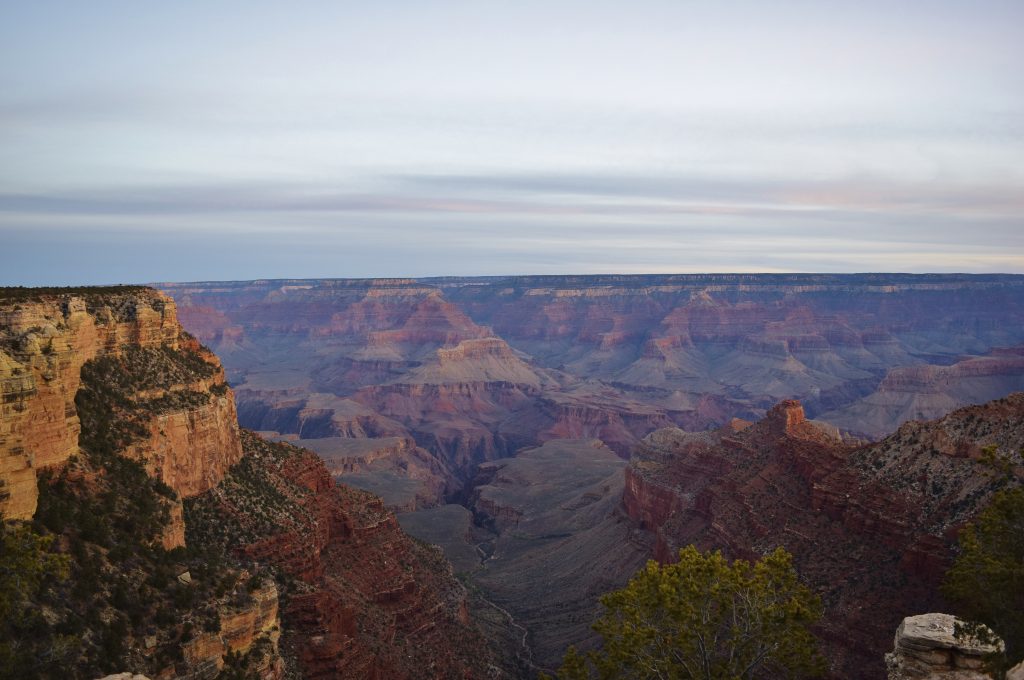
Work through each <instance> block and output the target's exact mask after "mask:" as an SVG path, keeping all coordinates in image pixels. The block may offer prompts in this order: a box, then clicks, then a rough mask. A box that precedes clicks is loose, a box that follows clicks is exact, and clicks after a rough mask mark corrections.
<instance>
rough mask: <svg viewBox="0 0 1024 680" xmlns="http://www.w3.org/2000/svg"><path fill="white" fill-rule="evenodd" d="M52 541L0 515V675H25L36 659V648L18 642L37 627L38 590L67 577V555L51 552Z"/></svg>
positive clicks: (26, 525)
mask: <svg viewBox="0 0 1024 680" xmlns="http://www.w3.org/2000/svg"><path fill="white" fill-rule="evenodd" d="M52 543H53V537H52V536H44V535H41V534H39V533H37V532H36V531H35V530H34V529H33V528H32V526H31V525H28V524H20V523H10V524H9V523H7V522H5V521H4V519H3V516H2V515H0V678H3V677H16V676H18V675H25V676H26V677H27V676H28V675H29V674H30V669H32V668H33V667H34V666H35V665H36V664H37V662H38V660H37V659H36V658H35V657H34V655H33V654H32V652H33V651H35V650H33V649H28V648H27V647H30V645H24V644H20V643H19V641H21V640H23V639H25V638H26V636H28V637H30V636H31V635H34V634H35V631H36V630H37V629H38V628H39V627H40V624H41V616H40V614H39V612H38V611H37V609H36V608H35V607H34V606H33V598H34V597H35V596H36V594H37V593H38V592H39V590H40V589H41V588H42V587H44V585H45V584H46V583H47V582H48V581H52V580H63V579H65V578H67V576H68V557H67V556H66V555H59V554H56V553H54V552H52V551H51V544H52ZM51 653H52V652H51Z"/></svg>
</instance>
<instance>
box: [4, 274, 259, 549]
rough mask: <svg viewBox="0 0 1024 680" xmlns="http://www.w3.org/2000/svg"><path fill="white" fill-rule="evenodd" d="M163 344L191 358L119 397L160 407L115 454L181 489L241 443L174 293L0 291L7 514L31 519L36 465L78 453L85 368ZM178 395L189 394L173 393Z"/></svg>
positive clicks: (219, 376)
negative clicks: (183, 323) (183, 365)
mask: <svg viewBox="0 0 1024 680" xmlns="http://www.w3.org/2000/svg"><path fill="white" fill-rule="evenodd" d="M165 350H168V351H171V352H173V353H176V355H175V356H181V357H189V359H187V360H188V361H190V362H192V364H194V366H193V367H192V368H194V369H195V370H192V368H187V369H184V370H178V371H177V372H173V373H171V374H168V376H161V377H159V378H157V377H155V376H154V380H153V381H152V384H150V383H146V382H145V380H143V381H142V382H140V383H139V385H141V387H140V388H139V391H138V392H137V393H130V394H129V393H126V394H125V395H122V396H125V397H126V398H129V399H131V400H133V401H137V402H139V403H142V402H145V403H146V404H160V408H154V409H152V410H151V412H149V413H148V414H147V415H146V417H145V418H144V419H143V420H144V422H140V427H141V428H142V429H143V430H145V432H144V433H143V432H139V433H138V436H136V437H135V439H134V441H133V442H132V444H131V445H130V446H128V447H126V448H125V449H124V450H123V451H122V452H121V453H123V454H124V455H127V456H129V457H135V458H138V459H145V460H146V465H147V466H148V468H149V469H150V471H151V473H152V474H154V475H156V476H158V477H160V478H161V479H162V480H163V481H164V482H165V483H167V484H168V485H169V486H170V487H171V488H172V489H174V490H175V491H176V492H177V493H179V494H180V495H181V496H184V497H188V496H191V495H195V494H197V493H201V492H202V491H205V490H206V489H209V488H211V487H212V486H214V485H216V484H217V482H218V481H219V480H220V479H221V478H222V477H223V475H224V473H225V471H226V470H227V469H228V467H230V466H231V465H232V464H233V463H235V462H236V461H237V460H238V459H239V458H240V457H241V455H242V451H241V446H240V444H239V441H238V426H237V416H236V413H235V404H234V400H233V399H232V397H231V391H230V389H229V388H228V387H227V385H226V384H225V381H224V370H223V368H222V367H221V366H220V362H219V361H218V360H217V358H216V357H215V356H214V355H213V354H211V353H210V352H209V351H208V350H206V349H205V348H203V347H201V346H200V345H199V343H198V342H197V341H196V340H195V339H193V338H192V337H190V336H188V335H187V334H186V333H185V332H184V331H183V329H182V328H181V326H180V325H179V324H178V320H177V312H176V305H175V303H174V300H172V299H171V298H169V297H168V296H166V295H164V294H161V293H159V292H157V291H155V290H152V289H145V288H125V289H120V288H113V289H82V291H81V292H80V293H79V294H73V293H66V294H62V293H59V292H40V293H33V292H31V289H29V290H28V292H25V291H18V290H17V289H14V290H13V291H12V292H9V293H6V294H4V293H2V292H0V391H2V393H3V403H2V406H0V482H2V486H0V492H2V496H0V511H2V512H3V513H4V515H5V516H6V517H8V518H11V519H28V518H30V517H31V516H32V514H33V513H34V512H35V504H36V495H35V494H36V486H35V485H36V474H35V472H36V470H38V469H41V468H59V467H60V466H62V465H63V464H64V463H65V462H66V461H67V460H68V459H69V458H70V457H71V456H73V455H75V454H77V453H78V452H79V438H80V435H81V432H82V426H81V420H80V417H79V413H78V408H77V406H76V403H75V398H76V395H77V394H78V392H79V389H80V388H81V387H82V371H83V367H85V366H86V365H87V364H89V362H95V361H99V360H104V359H106V360H111V361H117V360H119V359H120V358H122V357H124V356H126V355H125V353H126V352H131V353H135V354H133V356H136V357H137V358H139V360H140V361H142V362H145V361H146V359H145V357H146V356H147V355H146V354H145V353H146V352H150V353H156V354H154V355H153V356H157V357H160V356H162V355H160V354H159V353H160V352H162V351H165ZM168 361H169V362H172V363H173V360H172V359H168ZM185 393H188V394H190V395H195V398H193V399H179V398H176V396H177V395H182V394H185ZM176 402H177V403H176ZM177 533H180V532H177Z"/></svg>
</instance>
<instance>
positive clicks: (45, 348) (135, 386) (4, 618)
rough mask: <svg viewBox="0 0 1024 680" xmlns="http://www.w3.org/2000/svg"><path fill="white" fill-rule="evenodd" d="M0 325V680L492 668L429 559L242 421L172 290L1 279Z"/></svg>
mask: <svg viewBox="0 0 1024 680" xmlns="http://www.w3.org/2000/svg"><path fill="white" fill-rule="evenodd" d="M0 321H2V322H3V323H2V325H0V348H2V353H0V360H2V361H0V368H2V370H3V371H4V373H3V378H2V379H3V383H2V385H3V390H4V402H3V404H4V408H3V411H2V412H0V445H2V448H0V460H2V461H3V462H4V464H3V466H2V467H0V473H2V476H0V481H2V482H3V486H2V489H0V491H2V492H3V495H2V499H0V500H2V503H3V505H2V509H3V512H4V521H3V522H2V523H0V541H2V544H3V549H2V550H0V576H2V577H0V677H7V676H11V677H39V678H57V677H60V678H67V677H71V678H95V677H99V676H102V675H104V674H106V673H112V672H117V671H124V670H130V671H132V672H137V673H143V674H145V675H147V676H149V677H153V678H189V679H191V680H213V678H216V677H219V676H222V674H223V677H247V678H250V677H251V678H261V679H264V680H279V679H281V678H284V677H295V674H296V673H297V672H298V668H299V667H301V668H302V669H304V670H305V672H306V673H307V675H308V676H310V677H337V676H336V674H337V673H341V674H342V677H345V676H346V674H347V675H348V676H349V677H371V678H372V677H379V678H385V677H386V678H426V677H430V678H433V677H486V676H487V675H488V674H489V675H494V676H496V677H500V672H501V671H500V669H497V670H494V672H492V669H490V668H489V659H490V657H489V654H488V652H487V651H486V646H485V645H484V644H483V643H482V642H481V638H480V637H479V635H478V634H477V633H476V632H475V631H474V629H473V628H472V627H471V626H468V625H467V624H466V623H465V621H466V613H465V605H464V599H463V598H464V596H465V591H464V589H463V588H462V586H461V585H460V584H459V583H458V582H457V581H456V580H455V579H454V578H453V577H452V575H451V568H450V566H449V565H448V564H447V563H446V562H445V561H444V560H443V558H442V557H441V556H440V553H438V552H437V551H436V550H435V549H432V548H429V547H426V546H424V545H421V544H418V543H416V542H414V541H412V540H410V539H409V538H408V537H407V536H406V535H404V534H403V533H402V532H401V530H400V529H399V528H398V525H397V522H396V520H395V517H394V516H393V515H392V514H391V513H390V512H388V511H386V510H385V509H384V506H383V503H382V501H381V500H380V499H378V498H376V497H374V496H372V495H370V494H367V493H365V492H362V491H358V490H354V489H348V488H345V487H338V486H336V485H335V483H334V481H333V479H332V478H331V474H330V473H329V472H328V470H327V468H326V467H325V466H324V464H323V463H322V462H321V460H320V459H319V458H318V457H317V456H316V455H315V454H313V453H311V452H308V451H305V450H302V449H297V448H295V447H291V446H287V445H284V444H271V443H268V442H265V441H263V440H261V439H259V438H258V437H256V436H255V435H253V434H251V433H243V434H240V431H239V428H238V423H237V420H236V418H235V405H234V399H233V395H232V391H231V390H230V388H228V387H227V385H226V383H225V382H224V371H223V369H222V367H221V365H220V363H219V361H218V360H217V358H216V357H215V356H214V355H212V354H211V353H210V352H209V351H208V350H207V349H205V348H204V347H202V346H201V345H200V344H199V343H198V342H197V341H196V340H195V339H193V338H192V337H191V336H189V335H188V334H186V333H184V331H183V330H182V329H181V327H180V326H179V325H178V324H177V322H176V317H175V305H174V302H173V301H172V300H170V299H169V298H167V297H166V296H164V295H162V294H160V293H158V292H156V291H153V290H150V289H141V288H112V289H76V290H73V291H72V290H61V289H55V290H33V289H14V290H8V289H3V290H0ZM243 441H244V443H245V447H244V450H243ZM403 441H405V440H403ZM413 448H415V447H413ZM429 460H430V459H429V457H428V458H427V459H426V460H425V461H424V465H426V464H427V463H429ZM442 472H443V471H442ZM183 506H185V507H183ZM186 515H187V516H186ZM29 520H31V521H29ZM186 538H187V541H186ZM11 574H13V575H14V579H13V580H12V579H9V578H8V575H11ZM9 586H10V587H9ZM281 596H286V599H281ZM282 611H283V612H284V613H285V616H284V617H283V619H282V617H281V616H280V615H279V612H282ZM282 630H284V631H285V635H286V640H287V644H286V645H285V648H286V649H287V650H291V651H290V652H285V651H282V648H281V647H279V644H278V643H279V639H280V638H281V635H282ZM478 648H479V649H478Z"/></svg>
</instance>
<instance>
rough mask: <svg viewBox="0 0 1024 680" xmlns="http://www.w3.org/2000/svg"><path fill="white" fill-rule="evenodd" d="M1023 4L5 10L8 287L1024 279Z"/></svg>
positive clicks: (0, 105) (3, 172)
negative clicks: (947, 275)
mask: <svg viewBox="0 0 1024 680" xmlns="http://www.w3.org/2000/svg"><path fill="white" fill-rule="evenodd" d="M1022 65H1024V2H1020V0H1009V1H996V0H971V2H966V1H962V0H957V1H952V0H903V1H901V2H899V3H892V2H891V1H888V0H887V1H886V2H879V1H876V0H856V1H853V2H837V1H829V0H814V1H810V0H808V1H806V2H805V1H795V0H794V1H786V0H777V1H776V2H763V0H754V1H748V2H739V1H730V0H717V1H709V2H701V1H697V0H671V1H660V0H650V1H645V0H634V1H631V2H625V1H622V2H603V1H601V0H588V1H586V2H575V1H566V2H562V1H559V0H546V1H544V2H534V1H533V0H517V1H515V2H498V1H488V0H474V1H466V2H447V1H443V0H438V1H431V2H424V1H423V0H420V1H418V2H405V1H402V0H385V1H383V2H376V3H371V2H346V1H343V0H334V1H317V0H306V1H304V2H287V3H286V2H267V1H262V0H249V1H247V2H234V1H231V0H220V1H218V2H212V3H211V2H190V1H188V0H183V1H179V2H174V3H140V2H137V0H136V1H132V2H107V1H104V0H91V1H90V2H79V1H77V0H76V1H74V2H51V1H48V0H33V1H32V2H22V3H15V2H8V3H3V4H2V5H0V285H77V284H90V283H118V282H125V283H127V282H151V281H188V280H235V279H254V278H301V277H370V276H434V275H502V274H559V273H674V272H759V271H761V272H779V271H786V272H792V271H805V272H864V271H903V272H926V271H932V272H950V271H959V272H979V273H980V272H1017V273H1024V163H1022V160H1024V68H1022Z"/></svg>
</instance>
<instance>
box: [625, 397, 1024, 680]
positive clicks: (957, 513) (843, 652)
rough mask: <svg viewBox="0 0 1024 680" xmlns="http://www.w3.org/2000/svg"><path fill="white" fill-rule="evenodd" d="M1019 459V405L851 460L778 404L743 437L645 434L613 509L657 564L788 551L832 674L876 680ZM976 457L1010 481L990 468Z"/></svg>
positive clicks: (839, 445) (728, 432)
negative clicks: (818, 609) (995, 461)
mask: <svg viewBox="0 0 1024 680" xmlns="http://www.w3.org/2000/svg"><path fill="white" fill-rule="evenodd" d="M990 447H995V448H994V449H990ZM1022 447H1024V394H1019V393H1018V394H1013V395H1011V396H1009V397H1006V398H1003V399H999V400H996V401H993V402H990V403H988V404H984V405H981V406H971V407H967V408H964V409H961V410H958V411H955V412H954V413H951V414H949V415H947V416H946V417H944V418H942V419H940V420H936V421H931V422H920V421H914V422H908V423H906V424H904V425H903V426H902V427H901V428H900V429H899V430H898V431H897V432H896V433H894V434H892V435H891V436H889V437H887V438H885V439H883V440H881V441H879V442H877V443H875V444H871V445H867V446H861V447H859V448H855V447H852V446H849V445H846V444H844V443H843V442H841V441H840V440H839V439H837V438H836V437H835V434H834V432H831V431H829V430H828V428H823V427H821V426H820V425H819V424H816V423H813V422H811V421H808V420H806V419H805V417H804V412H803V408H802V407H801V406H800V404H799V403H798V402H795V401H784V402H782V403H780V404H779V405H777V406H776V407H775V408H773V409H771V410H770V411H769V413H768V415H767V416H766V417H765V418H764V419H763V420H761V421H759V422H757V423H753V424H751V423H749V422H744V421H734V422H732V423H730V424H729V425H727V426H725V427H723V428H720V429H719V430H717V431H711V432H705V433H699V434H698V433H687V432H683V431H681V430H678V429H669V430H662V431H659V432H655V433H653V434H652V435H650V436H649V437H647V438H646V439H645V440H644V442H643V444H642V445H641V446H639V447H638V448H637V451H636V452H635V455H634V457H633V459H632V460H631V462H630V465H629V467H628V469H627V471H626V488H625V492H624V494H623V502H624V505H625V508H626V512H627V513H628V514H629V516H630V517H632V518H633V519H634V520H635V521H637V522H638V523H639V524H640V525H641V526H643V527H644V528H646V529H648V530H649V531H651V532H653V533H654V535H655V536H656V547H655V555H656V557H657V558H658V559H660V560H670V559H672V557H673V555H675V554H676V552H677V551H678V549H679V548H680V547H682V546H685V545H688V544H691V543H694V544H696V545H697V546H699V547H701V548H702V549H709V548H715V549H723V550H724V551H725V552H726V553H728V554H729V555H731V556H733V557H742V558H746V559H755V558H757V557H758V556H760V555H762V554H764V553H765V552H766V551H770V550H772V549H774V548H775V547H777V546H783V547H784V548H786V550H788V551H789V552H791V553H792V554H793V555H794V557H795V563H796V567H797V571H798V572H799V574H800V575H801V578H803V579H805V580H806V581H807V582H808V584H809V585H811V586H812V587H813V588H814V589H815V590H816V591H817V592H818V593H819V594H820V595H821V596H822V599H823V602H824V605H825V617H824V619H823V621H822V623H821V625H820V630H819V633H820V635H821V637H822V638H823V640H824V643H825V648H826V655H827V656H828V658H829V659H830V660H831V662H832V664H833V672H834V673H835V674H836V675H837V676H839V677H846V678H872V677H882V676H883V674H884V667H883V663H882V658H883V654H884V652H885V651H886V650H887V649H888V647H889V646H890V645H891V641H892V631H893V630H895V628H896V627H897V625H898V624H899V622H900V620H901V619H902V618H903V617H904V616H907V615H910V614H916V613H921V612H928V611H943V610H944V609H945V608H946V605H945V603H943V602H942V600H941V599H940V598H939V596H938V588H937V586H938V583H939V581H940V580H941V577H942V574H943V573H944V572H945V570H946V568H948V566H949V564H950V563H951V559H952V554H953V546H954V544H955V536H956V533H957V531H958V529H959V528H960V527H962V526H963V524H964V523H965V522H967V521H969V520H970V519H971V518H973V517H974V516H975V515H976V514H977V513H978V512H979V511H980V510H981V509H982V508H983V507H985V505H986V504H987V502H988V501H989V499H990V498H991V496H992V494H993V493H994V492H995V491H996V490H998V489H1000V488H1003V487H1004V486H1006V485H1007V484H1017V483H1019V480H1020V478H1021V473H1022V469H1021V464H1022V461H1021V458H1020V455H1021V454H1020V452H1021V449H1022ZM986 450H990V451H994V452H995V453H996V455H997V456H999V457H1000V458H1001V459H1003V460H1006V461H1010V463H1011V465H1012V466H1015V468H1014V475H1011V476H1010V477H1007V476H1005V474H1004V473H1003V472H1001V471H1000V470H997V469H995V468H993V467H992V466H991V464H989V463H988V462H987V461H988V459H989V458H990V457H991V456H990V454H989V453H987V452H986Z"/></svg>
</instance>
